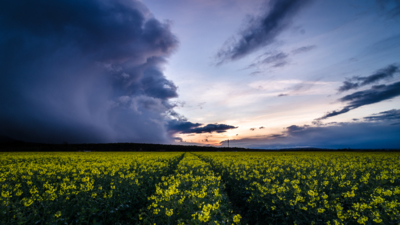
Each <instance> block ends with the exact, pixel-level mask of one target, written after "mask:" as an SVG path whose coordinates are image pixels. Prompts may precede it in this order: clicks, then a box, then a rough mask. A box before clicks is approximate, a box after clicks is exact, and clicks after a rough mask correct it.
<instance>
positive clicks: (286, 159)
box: [0, 152, 400, 224]
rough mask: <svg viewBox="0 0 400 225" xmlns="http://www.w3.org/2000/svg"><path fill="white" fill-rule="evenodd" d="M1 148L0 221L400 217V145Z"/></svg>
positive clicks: (371, 220)
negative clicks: (380, 148) (353, 148)
mask: <svg viewBox="0 0 400 225" xmlns="http://www.w3.org/2000/svg"><path fill="white" fill-rule="evenodd" d="M0 156H1V157H0V187H1V197H0V204H1V205H0V224H35V223H37V224H39V223H41V224H399V223H400V169H399V164H400V153H398V152H387V153H384V152H368V153H365V152H348V153H346V152H194V153H190V152H187V153H183V152H168V153H166V152H74V153H71V152H54V153H49V152H46V153H39V152H37V153H28V152H25V153H22V152H21V153H0Z"/></svg>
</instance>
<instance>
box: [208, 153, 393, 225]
mask: <svg viewBox="0 0 400 225" xmlns="http://www.w3.org/2000/svg"><path fill="white" fill-rule="evenodd" d="M200 157H201V158H202V159H203V160H205V161H207V162H209V163H210V164H211V165H212V166H213V169H214V171H216V172H217V173H219V174H220V175H221V176H222V179H223V181H224V182H225V183H226V188H227V192H228V194H229V197H230V199H231V200H232V202H233V203H235V204H236V205H237V206H240V209H241V212H242V215H243V216H244V217H245V218H247V219H248V221H249V223H250V224H278V223H281V224H328V225H330V224H399V223H400V169H399V163H400V154H398V153H301V152H298V153H248V154H246V155H245V154H243V153H201V154H200Z"/></svg>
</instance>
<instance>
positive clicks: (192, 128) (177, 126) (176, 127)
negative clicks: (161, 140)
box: [168, 119, 238, 134]
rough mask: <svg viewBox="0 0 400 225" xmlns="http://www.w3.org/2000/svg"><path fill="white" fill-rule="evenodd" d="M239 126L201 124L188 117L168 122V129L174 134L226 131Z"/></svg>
mask: <svg viewBox="0 0 400 225" xmlns="http://www.w3.org/2000/svg"><path fill="white" fill-rule="evenodd" d="M236 128H238V127H235V126H231V125H227V124H207V125H204V124H201V123H192V122H189V121H187V120H186V119H179V120H178V119H174V120H170V121H169V123H168V130H169V131H170V132H172V133H173V134H176V133H181V134H201V133H212V132H216V133H224V132H226V131H227V130H230V129H236Z"/></svg>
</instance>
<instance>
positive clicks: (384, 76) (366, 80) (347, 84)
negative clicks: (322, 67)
mask: <svg viewBox="0 0 400 225" xmlns="http://www.w3.org/2000/svg"><path fill="white" fill-rule="evenodd" d="M399 73H400V68H399V66H398V65H397V64H392V65H389V66H387V67H385V68H383V69H380V70H378V71H376V72H375V73H373V74H371V75H370V76H366V77H352V78H350V79H347V80H346V81H344V82H343V85H342V86H340V87H339V89H338V91H339V92H344V91H349V90H352V89H357V88H359V87H362V86H366V85H369V84H375V83H378V82H379V81H381V80H389V79H391V78H393V76H394V75H395V74H399Z"/></svg>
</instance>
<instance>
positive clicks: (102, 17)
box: [0, 0, 178, 143]
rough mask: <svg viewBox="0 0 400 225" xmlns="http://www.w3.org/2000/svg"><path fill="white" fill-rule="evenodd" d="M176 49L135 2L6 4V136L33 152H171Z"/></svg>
mask: <svg viewBox="0 0 400 225" xmlns="http://www.w3.org/2000/svg"><path fill="white" fill-rule="evenodd" d="M177 45H178V41H177V38H176V37H175V36H174V35H173V34H172V33H171V31H170V27H169V24H168V23H162V22H160V21H158V20H156V19H155V18H154V17H153V16H152V14H151V13H150V12H149V10H148V9H147V7H146V6H145V5H144V4H143V3H142V2H141V1H136V0H129V1H128V0H104V1H95V0H86V1H78V0H58V1H46V0H38V1H28V0H25V1H24V0H22V1H1V2H0V62H1V64H0V74H1V76H0V102H1V103H2V105H3V106H5V107H3V108H2V110H1V111H0V123H1V124H2V126H1V128H0V135H4V136H9V137H11V138H15V139H21V140H26V141H35V142H63V141H69V142H130V141H132V142H135V141H136V142H164V143H166V142H170V141H171V140H173V139H172V138H171V137H170V136H169V135H168V134H167V130H166V128H165V116H164V114H165V113H166V112H167V111H169V110H171V109H172V108H173V107H174V105H173V104H171V103H170V102H169V99H171V98H174V97H176V96H177V92H176V91H177V87H176V86H175V85H174V83H173V82H172V81H170V80H168V79H167V78H166V77H165V76H164V74H163V73H162V65H163V64H164V63H165V62H166V57H168V56H169V55H170V54H171V53H173V52H174V51H175V50H176V48H177Z"/></svg>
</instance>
